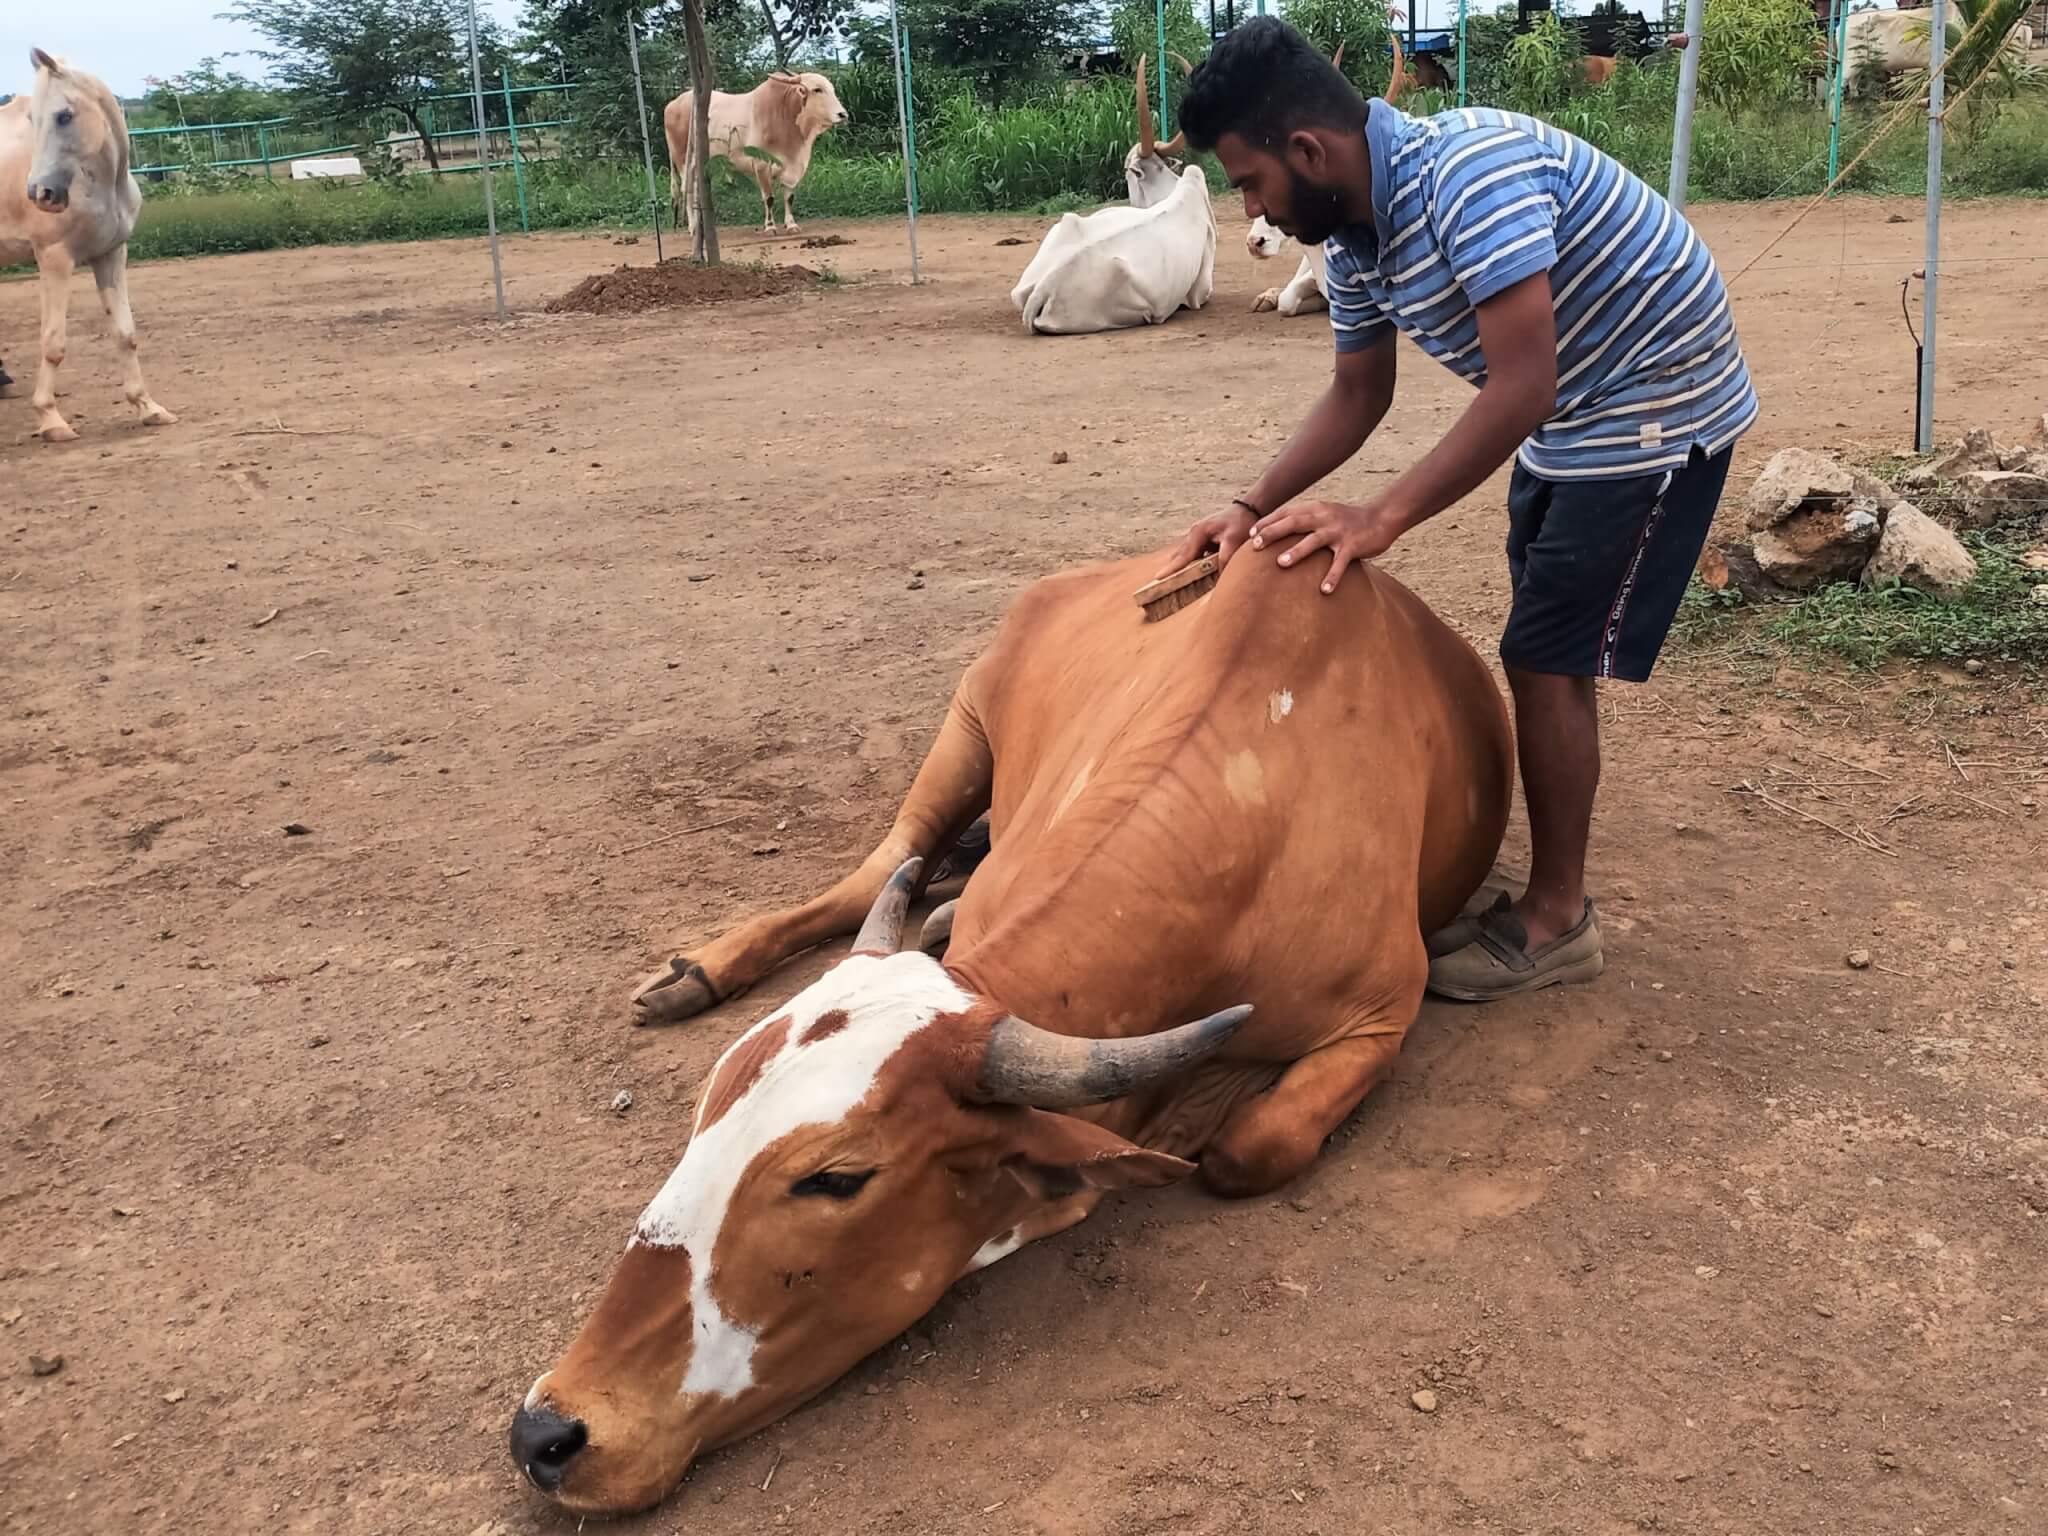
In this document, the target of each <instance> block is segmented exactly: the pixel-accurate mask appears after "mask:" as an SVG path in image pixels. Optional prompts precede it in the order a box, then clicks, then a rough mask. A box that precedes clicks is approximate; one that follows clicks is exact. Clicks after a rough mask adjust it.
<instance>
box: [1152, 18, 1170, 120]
mask: <svg viewBox="0 0 2048 1536" xmlns="http://www.w3.org/2000/svg"><path fill="white" fill-rule="evenodd" d="M1152 14H1153V15H1154V17H1156V18H1157V20H1158V22H1159V131H1160V132H1161V133H1165V134H1171V133H1172V132H1173V111H1172V106H1173V104H1172V103H1171V102H1169V101H1168V100H1167V99H1166V0H1152Z"/></svg>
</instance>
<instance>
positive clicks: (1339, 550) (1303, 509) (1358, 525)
mask: <svg viewBox="0 0 2048 1536" xmlns="http://www.w3.org/2000/svg"><path fill="white" fill-rule="evenodd" d="M1407 531H1408V520H1407V519H1406V518H1405V517H1403V516H1402V515H1401V514H1400V513H1398V512H1396V511H1395V510H1394V509H1393V508H1392V507H1390V506H1389V505H1387V503H1386V502H1384V501H1369V502H1366V503H1365V504H1364V505H1363V506H1356V507H1354V506H1347V505H1345V504H1344V503H1343V502H1341V501H1297V502H1295V503H1294V504H1293V505H1292V506H1287V507H1282V508H1281V509H1280V510H1279V511H1277V512H1269V513H1267V514H1266V516H1264V517H1262V518H1260V519H1259V520H1258V522H1257V523H1256V524H1254V525H1253V527H1252V548H1253V549H1264V548H1265V547H1266V546H1267V545H1268V544H1274V543H1278V542H1279V541H1280V540H1281V539H1285V538H1290V537H1292V536H1293V535H1295V534H1300V535H1301V537H1300V538H1299V539H1296V540H1295V542H1294V545H1293V547H1292V548H1290V549H1289V550H1288V551H1287V552H1286V553H1285V554H1283V555H1282V556H1281V557H1280V563H1281V564H1282V565H1288V566H1291V565H1296V564H1298V563H1299V562H1300V561H1302V560H1303V559H1305V558H1306V557H1308V556H1309V555H1311V554H1314V553H1315V552H1316V551H1317V550H1319V549H1327V550H1329V552H1330V569H1329V571H1328V572H1327V573H1325V575H1324V576H1323V590H1324V591H1325V592H1334V591H1336V590H1337V583H1338V582H1340V581H1342V580H1343V579H1344V572H1345V570H1346V569H1348V568H1349V566H1350V565H1351V562H1352V561H1354V560H1371V559H1373V558H1375V557H1376V556H1379V555H1383V554H1385V553H1386V552H1387V550H1388V549H1389V548H1391V547H1392V545H1393V542H1394V540H1396V539H1398V538H1399V537H1400V536H1401V535H1402V534H1404V533H1406V532H1407Z"/></svg>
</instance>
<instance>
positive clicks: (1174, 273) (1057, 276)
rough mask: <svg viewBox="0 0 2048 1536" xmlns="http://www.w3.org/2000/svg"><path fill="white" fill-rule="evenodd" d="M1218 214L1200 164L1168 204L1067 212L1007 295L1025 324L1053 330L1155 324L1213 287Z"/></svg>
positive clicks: (1066, 332) (1198, 302)
mask: <svg viewBox="0 0 2048 1536" xmlns="http://www.w3.org/2000/svg"><path fill="white" fill-rule="evenodd" d="M1215 276H1216V214H1215V210H1214V209H1213V208H1211V207H1210V205H1209V182H1208V179H1207V178H1206V177H1205V176H1204V175H1203V174H1202V168H1201V167H1200V166H1199V165H1191V166H1189V167H1188V168H1187V169H1186V170H1184V171H1182V172H1181V173H1180V178H1179V185H1177V186H1176V187H1175V188H1174V189H1173V193H1172V195H1171V196H1169V197H1168V198H1167V199H1166V200H1165V201H1164V202H1160V203H1155V204H1153V205H1152V206H1151V207H1149V208H1131V207H1121V208H1103V209H1099V210H1098V211H1096V212H1094V213H1091V214H1089V215H1088V216H1087V217H1085V218H1083V217H1082V216H1081V215H1080V214H1078V213H1070V214H1067V215H1066V216H1064V217H1063V218H1062V219H1061V220H1060V221H1059V223H1057V224H1055V225H1054V226H1053V227H1052V229H1051V230H1050V231H1049V232H1048V233H1047V234H1046V237H1045V240H1044V242H1043V243H1042V244H1041V245H1040V246H1039V247H1038V254H1037V255H1035V256H1033V257H1032V258H1031V265H1030V266H1028V267H1026V268H1025V269H1024V275H1023V277H1021V278H1019V279H1018V280H1017V286H1016V288H1015V289H1014V290H1012V291H1011V294H1010V302H1011V303H1012V304H1015V305H1016V306H1017V309H1018V312H1019V313H1020V314H1022V315H1023V317H1024V329H1025V330H1027V331H1039V332H1043V333H1045V334H1048V335H1054V336H1074V335H1080V334H1082V333H1085V332H1089V331H1115V330H1122V329H1124V328H1126V327H1129V326H1135V325H1158V324H1160V323H1161V322H1162V321H1165V320H1168V319H1170V318H1172V316H1173V314H1174V312H1175V311H1176V310H1178V309H1181V308H1182V307H1186V308H1188V309H1200V308H1201V307H1202V306H1203V305H1204V304H1207V303H1208V302H1209V295H1210V294H1211V292H1213V291H1214V289H1215Z"/></svg>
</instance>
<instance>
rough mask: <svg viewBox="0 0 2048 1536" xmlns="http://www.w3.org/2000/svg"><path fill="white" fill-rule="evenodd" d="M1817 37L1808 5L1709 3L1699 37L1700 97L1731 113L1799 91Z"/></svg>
mask: <svg viewBox="0 0 2048 1536" xmlns="http://www.w3.org/2000/svg"><path fill="white" fill-rule="evenodd" d="M1816 37H1817V34H1816V33H1815V31H1814V28H1813V8H1812V6H1811V5H1810V4H1808V0H1707V8H1706V15H1705V18H1704V20H1703V22H1702V30H1701V35H1700V94H1701V95H1702V96H1704V97H1705V98H1706V99H1707V100H1708V101H1711V102H1713V103H1715V104H1716V105H1717V106H1721V107H1725V108H1727V109H1728V110H1729V111H1731V112H1732V111H1735V110H1737V109H1739V108H1743V107H1760V106H1765V105H1768V104H1770V103H1772V102H1778V101H1784V100H1786V99H1787V98H1788V97H1790V96H1791V95H1792V94H1793V93H1794V92H1795V91H1797V90H1798V88H1799V84H1800V81H1801V79H1802V78H1803V76H1804V74H1805V71H1806V68H1807V66H1808V64H1809V63H1810V62H1811V61H1812V59H1813V56H1814V48H1815V42H1816Z"/></svg>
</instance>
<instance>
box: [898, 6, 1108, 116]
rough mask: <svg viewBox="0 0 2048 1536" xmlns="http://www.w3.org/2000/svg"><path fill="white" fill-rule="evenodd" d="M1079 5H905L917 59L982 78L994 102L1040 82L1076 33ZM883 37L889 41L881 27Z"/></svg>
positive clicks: (903, 11) (904, 13) (902, 8)
mask: <svg viewBox="0 0 2048 1536" xmlns="http://www.w3.org/2000/svg"><path fill="white" fill-rule="evenodd" d="M1080 3H1081V0H904V3H903V5H902V7H901V11H902V17H903V25H904V26H905V27H906V28H907V29H909V32H910V40H911V44H912V46H913V47H915V48H916V50H917V53H918V57H919V58H921V59H929V60H930V61H931V62H932V63H934V64H936V65H939V66H940V67H941V68H943V69H948V70H955V71H959V72H961V73H963V74H972V75H977V76H979V77H981V78H982V79H983V80H984V81H986V82H987V84H988V86H989V89H990V92H991V94H992V95H993V96H994V97H995V98H996V99H997V100H998V101H1000V100H1002V99H1004V98H1005V97H1014V96H1016V95H1019V94H1021V93H1022V92H1024V91H1025V90H1027V89H1028V88H1029V87H1030V86H1031V85H1033V84H1034V83H1036V82H1037V81H1039V80H1041V79H1043V78H1044V77H1045V76H1046V75H1047V74H1048V73H1050V71H1051V70H1052V68H1053V66H1054V64H1055V63H1056V61H1057V58H1058V53H1059V47H1060V44H1062V43H1064V42H1066V41H1067V40H1068V39H1069V37H1071V36H1072V34H1073V33H1074V31H1075V29H1076V23H1077V15H1078V12H1079V10H1080ZM882 35H883V36H884V37H887V35H888V29H887V27H886V26H885V27H884V28H883V31H882Z"/></svg>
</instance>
